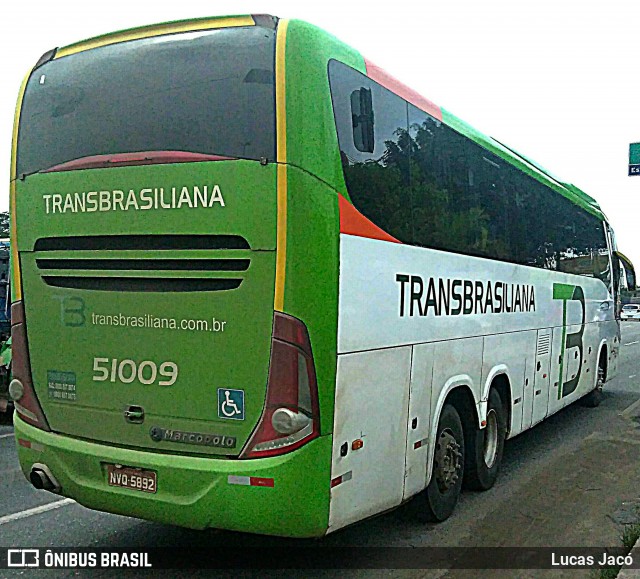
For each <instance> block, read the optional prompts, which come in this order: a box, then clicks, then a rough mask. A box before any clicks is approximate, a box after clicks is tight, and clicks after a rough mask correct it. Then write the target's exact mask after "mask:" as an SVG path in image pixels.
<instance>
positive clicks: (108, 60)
mask: <svg viewBox="0 0 640 579" xmlns="http://www.w3.org/2000/svg"><path fill="white" fill-rule="evenodd" d="M274 62H275V31H273V30H268V29H265V28H262V27H258V26H251V27H242V28H224V29H217V30H210V31H197V32H188V33H182V34H172V35H166V36H158V37H153V38H147V39H143V40H134V41H129V42H122V43H118V44H113V45H109V46H104V47H100V48H96V49H93V50H87V51H84V52H79V53H76V54H72V55H69V56H65V57H63V58H60V59H58V60H53V61H51V62H48V63H46V64H45V65H43V66H41V67H39V68H37V69H36V70H35V71H34V72H33V73H32V74H31V77H30V78H29V81H28V83H27V89H26V92H25V96H24V100H23V106H22V112H21V117H20V130H19V135H18V159H17V161H18V175H24V174H31V173H35V172H37V171H41V170H44V169H49V168H51V167H53V166H56V165H59V164H62V163H66V162H68V161H73V160H76V159H82V158H84V157H88V156H93V155H109V154H119V153H133V152H139V151H186V152H193V153H203V154H210V155H220V156H225V157H234V158H242V159H261V158H263V157H264V158H266V159H269V160H272V159H274V158H275V85H274Z"/></svg>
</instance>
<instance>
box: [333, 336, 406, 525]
mask: <svg viewBox="0 0 640 579" xmlns="http://www.w3.org/2000/svg"><path fill="white" fill-rule="evenodd" d="M410 368H411V347H404V348H390V349H386V350H380V351H372V352H362V353H359V354H347V355H344V356H340V357H339V358H338V375H339V376H340V379H339V380H338V383H337V384H336V408H340V411H339V412H338V411H337V412H336V418H335V422H334V431H333V456H332V464H331V470H332V474H331V478H332V479H334V478H336V477H338V476H341V477H343V478H346V479H347V480H346V481H345V482H342V483H341V484H339V485H337V486H335V487H334V488H332V489H331V510H330V513H329V529H330V530H335V528H338V527H342V526H344V525H347V524H349V523H353V522H355V521H358V520H360V519H362V518H364V517H367V516H370V515H374V514H376V513H379V512H380V511H383V510H385V509H390V508H392V507H394V506H397V505H399V504H400V502H401V501H402V491H403V486H404V463H405V448H406V440H407V412H408V405H409V377H410ZM358 439H359V440H362V441H363V442H364V446H363V447H362V448H361V449H359V450H352V444H353V441H355V440H358ZM344 449H346V453H345V450H344ZM342 455H344V456H342ZM345 475H346V476H345Z"/></svg>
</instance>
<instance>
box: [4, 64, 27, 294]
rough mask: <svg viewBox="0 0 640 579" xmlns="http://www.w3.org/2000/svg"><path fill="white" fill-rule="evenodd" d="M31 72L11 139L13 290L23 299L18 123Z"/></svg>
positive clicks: (10, 190)
mask: <svg viewBox="0 0 640 579" xmlns="http://www.w3.org/2000/svg"><path fill="white" fill-rule="evenodd" d="M29 76H31V73H29V74H27V76H26V77H25V79H24V80H23V81H22V86H21V87H20V92H19V93H18V102H17V103H16V112H15V115H14V117H13V137H12V140H11V186H10V189H9V207H10V213H11V233H10V235H11V267H12V269H13V285H12V286H11V287H12V292H13V295H14V296H15V298H16V300H20V299H22V278H21V275H20V262H19V261H18V233H17V221H16V179H17V177H18V174H17V173H18V125H19V124H20V111H21V109H22V99H23V98H24V91H25V90H26V88H27V81H28V80H29Z"/></svg>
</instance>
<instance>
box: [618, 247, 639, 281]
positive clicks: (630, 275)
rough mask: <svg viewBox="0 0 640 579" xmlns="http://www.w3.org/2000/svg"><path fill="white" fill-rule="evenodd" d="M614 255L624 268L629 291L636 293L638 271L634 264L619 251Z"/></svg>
mask: <svg viewBox="0 0 640 579" xmlns="http://www.w3.org/2000/svg"><path fill="white" fill-rule="evenodd" d="M614 255H615V256H616V257H617V258H618V260H619V261H620V263H621V264H622V266H623V268H624V273H625V279H626V282H627V290H629V291H635V289H636V270H635V269H634V267H633V264H632V263H631V261H629V259H628V258H627V257H626V256H625V255H623V254H622V253H620V252H619V251H614Z"/></svg>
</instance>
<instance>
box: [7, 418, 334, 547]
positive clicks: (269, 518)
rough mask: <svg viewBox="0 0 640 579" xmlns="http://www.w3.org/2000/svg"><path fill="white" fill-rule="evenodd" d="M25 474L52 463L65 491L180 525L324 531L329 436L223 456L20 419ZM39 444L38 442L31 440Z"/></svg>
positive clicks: (292, 533)
mask: <svg viewBox="0 0 640 579" xmlns="http://www.w3.org/2000/svg"><path fill="white" fill-rule="evenodd" d="M15 430H16V436H17V438H18V439H22V440H28V441H30V442H31V446H32V448H25V447H24V446H22V445H18V456H19V458H20V464H21V466H22V470H23V472H24V473H25V475H28V473H29V470H30V468H31V465H33V464H34V463H44V464H47V465H48V466H49V468H50V469H51V470H52V472H54V473H55V476H56V478H57V480H58V482H59V483H60V486H61V487H62V493H61V494H63V495H64V496H69V497H72V498H73V499H74V500H76V501H77V502H79V503H80V504H82V505H84V506H86V507H89V508H92V509H98V510H102V511H108V512H111V513H119V514H123V515H128V516H134V517H140V518H144V519H150V520H155V521H158V522H162V523H166V524H171V525H181V526H185V527H191V528H195V529H202V528H206V527H214V528H221V529H229V530H233V531H247V532H253V533H264V534H270V535H280V536H287V537H319V536H322V535H324V534H325V533H326V530H327V526H328V519H329V493H330V485H329V481H330V478H329V477H330V468H331V437H330V436H322V437H320V438H317V439H315V440H313V441H311V442H310V443H309V444H307V445H305V446H304V447H302V448H300V449H299V450H297V451H295V452H292V453H289V454H286V455H283V456H280V457H274V458H263V459H259V460H247V461H239V460H224V459H211V458H198V457H190V456H179V455H175V454H170V455H169V454H167V455H165V454H160V453H154V452H142V451H137V450H129V449H123V448H118V447H115V446H110V445H104V444H96V443H91V442H86V441H82V440H76V439H74V438H71V437H68V436H61V435H56V434H52V433H48V432H43V431H41V430H39V429H37V428H33V427H31V426H29V425H28V424H26V423H24V422H23V421H22V420H20V418H18V417H16V419H15ZM34 444H35V446H36V448H38V449H39V450H34V449H33V445H34ZM105 464H122V465H125V466H126V465H134V466H137V467H142V468H145V469H150V470H155V471H156V472H157V475H158V492H157V493H156V494H149V493H143V492H140V491H134V490H129V489H121V488H116V487H111V486H109V485H108V484H107V476H106V466H105ZM229 476H247V477H264V478H273V479H274V485H273V487H272V488H271V487H262V486H248V485H238V484H230V483H229V479H228V477H229Z"/></svg>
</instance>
